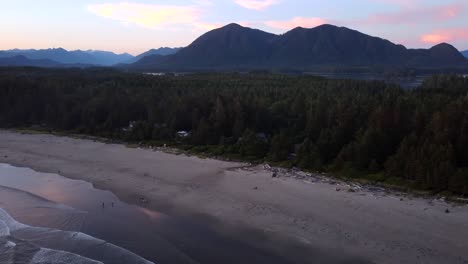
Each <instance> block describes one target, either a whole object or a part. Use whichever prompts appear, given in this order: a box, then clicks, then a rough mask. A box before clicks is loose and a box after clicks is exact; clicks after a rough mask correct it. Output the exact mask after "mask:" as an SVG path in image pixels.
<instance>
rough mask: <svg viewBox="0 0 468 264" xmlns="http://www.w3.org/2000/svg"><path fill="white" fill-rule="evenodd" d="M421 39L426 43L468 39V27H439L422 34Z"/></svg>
mask: <svg viewBox="0 0 468 264" xmlns="http://www.w3.org/2000/svg"><path fill="white" fill-rule="evenodd" d="M420 41H421V42H423V43H426V44H438V43H441V42H455V41H468V28H451V29H439V30H435V31H433V32H431V33H428V34H424V35H422V36H421V38H420Z"/></svg>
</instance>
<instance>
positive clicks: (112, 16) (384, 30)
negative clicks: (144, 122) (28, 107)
mask: <svg viewBox="0 0 468 264" xmlns="http://www.w3.org/2000/svg"><path fill="white" fill-rule="evenodd" d="M229 23H238V24H241V25H243V26H248V27H251V28H258V29H261V30H264V31H268V32H272V33H275V34H283V33H285V32H287V31H288V30H291V29H293V28H295V27H298V26H302V27H307V28H311V27H315V26H318V25H321V24H334V25H338V26H345V27H348V28H352V29H356V30H359V31H361V32H363V33H366V34H369V35H373V36H378V37H382V38H385V39H388V40H390V41H392V42H394V43H398V44H403V45H405V46H407V47H409V48H428V47H431V46H434V45H436V44H438V43H441V42H447V43H450V44H452V45H454V46H455V47H456V48H458V49H459V50H466V49H468V0H326V1H324V0H171V1H162V0H127V1H115V0H107V1H106V0H104V1H101V0H0V36H1V41H0V50H5V49H13V48H20V49H28V48H35V49H43V48H58V47H62V48H65V49H68V50H75V49H82V50H87V49H95V50H109V51H114V52H117V53H124V52H128V53H130V54H134V55H136V54H139V53H142V52H144V51H147V50H149V49H151V48H159V47H184V46H187V45H189V44H190V43H191V42H192V41H193V40H195V39H196V38H197V37H199V36H200V35H201V34H203V33H205V32H207V31H209V30H212V29H214V28H218V27H221V26H223V25H226V24H229Z"/></svg>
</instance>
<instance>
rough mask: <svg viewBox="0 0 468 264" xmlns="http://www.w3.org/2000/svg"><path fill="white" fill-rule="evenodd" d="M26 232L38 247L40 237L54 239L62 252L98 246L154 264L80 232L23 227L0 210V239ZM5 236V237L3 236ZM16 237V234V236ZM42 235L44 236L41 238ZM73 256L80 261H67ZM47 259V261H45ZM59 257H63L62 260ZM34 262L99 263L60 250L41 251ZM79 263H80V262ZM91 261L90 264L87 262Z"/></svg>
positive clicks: (147, 263)
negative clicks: (78, 246) (78, 247)
mask: <svg viewBox="0 0 468 264" xmlns="http://www.w3.org/2000/svg"><path fill="white" fill-rule="evenodd" d="M23 230H24V231H27V233H29V234H31V233H32V234H35V235H34V236H33V237H34V241H35V244H39V245H38V246H40V241H41V239H42V238H41V237H44V239H46V240H47V239H51V238H52V239H54V241H56V242H59V244H61V245H62V246H63V247H64V248H62V249H64V250H67V249H68V248H73V247H74V246H76V245H82V246H86V247H91V248H92V247H96V246H99V247H100V250H102V252H103V253H104V252H107V253H109V254H112V255H114V254H115V255H116V256H119V258H127V259H131V260H132V263H141V264H154V263H153V262H150V261H148V260H145V259H144V258H142V257H140V256H138V255H136V254H134V253H132V252H130V251H128V250H126V249H124V248H121V247H119V246H116V245H113V244H111V243H107V242H106V241H104V240H101V239H98V238H95V237H92V236H90V235H87V234H85V233H82V232H71V231H63V230H59V229H50V228H44V227H33V226H29V225H25V224H22V223H19V222H17V221H16V220H15V219H13V218H12V217H11V216H10V215H9V214H8V213H7V212H6V211H5V210H3V209H2V208H0V237H2V236H8V235H11V233H13V235H15V231H23ZM3 234H5V235H3ZM16 235H18V234H16ZM38 235H39V236H38ZM42 235H44V236H42ZM19 238H20V239H22V240H23V239H24V238H22V237H19ZM24 240H25V241H28V239H24ZM73 256H78V257H81V260H79V259H77V260H76V261H75V262H72V261H69V260H68V258H71V257H73ZM46 257H47V258H49V259H46ZM60 257H63V258H62V259H61V258H60ZM33 260H34V262H31V264H33V263H34V264H36V263H37V264H42V263H44V264H45V263H51V264H55V263H57V264H58V263H60V264H62V263H63V264H65V263H71V264H74V263H78V264H80V263H83V264H88V263H89V264H94V263H101V262H97V261H95V260H91V259H87V258H85V257H82V256H80V255H76V254H73V253H69V252H66V251H60V250H53V249H41V250H40V251H39V252H37V253H36V255H35V257H34V258H33ZM80 261H81V262H80ZM89 261H91V262H89Z"/></svg>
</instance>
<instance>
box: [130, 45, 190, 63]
mask: <svg viewBox="0 0 468 264" xmlns="http://www.w3.org/2000/svg"><path fill="white" fill-rule="evenodd" d="M181 49H182V48H168V47H162V48H159V49H150V50H148V51H147V52H144V53H142V54H140V55H138V56H135V57H133V58H132V59H130V60H127V62H126V63H135V62H137V61H139V60H141V59H143V58H144V57H148V56H152V55H160V56H168V55H173V54H176V53H177V52H179V50H181ZM156 57H157V56H156Z"/></svg>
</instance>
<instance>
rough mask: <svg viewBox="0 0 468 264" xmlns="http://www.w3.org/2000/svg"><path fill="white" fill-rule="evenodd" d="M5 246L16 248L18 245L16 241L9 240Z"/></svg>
mask: <svg viewBox="0 0 468 264" xmlns="http://www.w3.org/2000/svg"><path fill="white" fill-rule="evenodd" d="M5 247H6V248H14V247H16V243H14V242H11V241H7V242H6V244H5Z"/></svg>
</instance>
